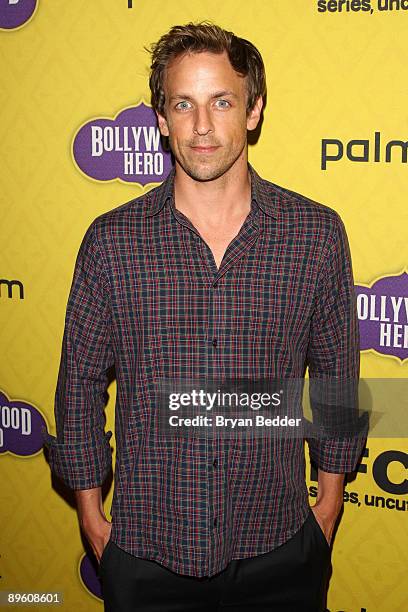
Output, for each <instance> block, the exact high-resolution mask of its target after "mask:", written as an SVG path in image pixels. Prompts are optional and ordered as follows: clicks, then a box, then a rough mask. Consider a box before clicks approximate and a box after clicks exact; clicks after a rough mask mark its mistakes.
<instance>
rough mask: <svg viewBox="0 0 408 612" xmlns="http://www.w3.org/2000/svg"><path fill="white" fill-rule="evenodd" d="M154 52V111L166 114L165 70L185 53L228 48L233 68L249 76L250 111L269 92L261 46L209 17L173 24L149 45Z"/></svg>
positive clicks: (152, 67)
mask: <svg viewBox="0 0 408 612" xmlns="http://www.w3.org/2000/svg"><path fill="white" fill-rule="evenodd" d="M147 51H149V53H150V54H151V56H152V63H151V66H150V78H149V85H150V91H151V103H152V107H153V109H154V110H155V111H157V112H158V113H160V115H164V105H165V96H164V90H163V76H164V71H165V69H166V67H167V65H168V64H169V62H170V61H171V60H173V59H174V58H176V57H178V56H180V55H183V54H185V53H200V52H203V51H208V52H210V53H216V54H221V53H223V52H224V51H226V52H227V54H228V57H229V60H230V62H231V65H232V67H233V68H234V70H235V71H236V72H237V73H238V74H240V75H241V76H244V77H248V78H247V93H248V96H247V112H249V111H250V110H252V109H253V108H254V106H255V102H256V100H257V98H258V97H259V96H262V97H264V96H265V93H266V78H265V67H264V63H263V60H262V56H261V54H260V53H259V51H258V49H257V48H256V47H255V45H253V44H252V43H251V42H249V41H248V40H245V39H244V38H239V37H238V36H235V34H233V33H232V32H228V31H227V30H223V29H222V28H220V27H219V26H217V25H214V24H212V23H210V22H208V21H202V22H200V23H196V24H194V23H187V24H185V25H177V26H173V27H172V28H171V30H169V32H167V34H164V35H163V36H162V37H161V38H160V39H159V40H158V42H157V43H153V44H152V45H151V46H150V49H147Z"/></svg>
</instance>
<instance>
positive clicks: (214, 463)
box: [213, 459, 218, 467]
mask: <svg viewBox="0 0 408 612" xmlns="http://www.w3.org/2000/svg"><path fill="white" fill-rule="evenodd" d="M217 465H218V460H217V459H214V461H213V466H214V467H217Z"/></svg>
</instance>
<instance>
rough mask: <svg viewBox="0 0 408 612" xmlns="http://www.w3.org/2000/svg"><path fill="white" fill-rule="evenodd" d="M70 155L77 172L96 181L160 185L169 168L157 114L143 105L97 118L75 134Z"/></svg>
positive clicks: (169, 161) (167, 152)
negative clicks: (109, 116)
mask: <svg viewBox="0 0 408 612" xmlns="http://www.w3.org/2000/svg"><path fill="white" fill-rule="evenodd" d="M72 155H73V158H74V160H75V163H76V164H77V166H78V167H79V169H80V170H81V171H82V172H83V173H84V174H86V175H87V176H89V177H91V178H93V179H95V180H97V181H112V180H114V179H120V180H122V181H125V182H127V183H139V184H141V185H143V186H144V185H147V184H150V183H161V182H162V181H164V180H165V179H166V178H167V176H168V174H169V172H170V170H171V168H172V162H171V154H170V152H169V151H166V150H165V149H164V148H163V145H162V141H161V135H160V131H159V128H158V127H157V119H156V114H155V112H154V111H153V109H152V108H151V107H150V106H147V105H146V104H144V103H143V102H142V103H141V104H139V105H138V106H131V107H129V108H126V109H124V110H122V111H121V112H119V114H118V115H117V116H116V117H115V118H114V119H109V118H103V117H101V118H96V119H92V120H90V121H88V122H87V123H85V124H84V125H83V126H82V127H81V128H80V129H79V130H78V132H77V133H76V135H75V137H74V140H73V145H72Z"/></svg>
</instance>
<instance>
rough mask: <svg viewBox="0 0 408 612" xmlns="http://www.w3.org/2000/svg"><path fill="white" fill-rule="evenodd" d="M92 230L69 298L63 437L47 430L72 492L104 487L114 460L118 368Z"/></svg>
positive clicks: (61, 389) (61, 390)
mask: <svg viewBox="0 0 408 612" xmlns="http://www.w3.org/2000/svg"><path fill="white" fill-rule="evenodd" d="M94 228H95V221H94V222H93V223H92V224H91V225H90V227H89V228H88V230H87V232H86V234H85V236H84V238H83V240H82V243H81V246H80V249H79V252H78V256H77V260H76V264H75V269H74V275H73V280H72V285H71V289H70V294H69V298H68V304H67V310H66V317H65V326H64V335H63V341H62V351H61V361H60V367H59V373H58V380H57V387H56V392H55V404H54V413H55V422H56V431H57V436H56V437H55V436H52V435H50V434H49V433H48V432H47V431H46V430H45V429H43V431H42V434H43V440H44V445H45V446H46V447H47V449H48V453H49V462H50V467H51V470H52V471H53V472H54V473H55V474H56V475H57V476H58V477H59V478H61V480H63V481H64V482H65V484H66V485H68V487H70V488H71V489H74V490H75V489H90V488H94V487H98V486H100V485H101V484H102V483H103V481H104V480H105V478H106V476H107V475H108V473H109V471H110V469H111V464H112V456H111V449H110V444H109V439H110V437H111V436H112V432H111V431H108V432H105V431H104V429H105V416H104V409H105V397H106V395H105V394H106V389H107V385H108V375H107V370H108V369H109V368H110V367H111V366H113V365H114V356H113V351H112V344H111V336H110V330H111V327H110V312H111V310H110V299H109V296H110V292H109V283H108V281H107V276H106V274H105V272H104V268H103V260H102V257H101V253H100V252H99V250H98V247H97V244H96V241H95V236H94Z"/></svg>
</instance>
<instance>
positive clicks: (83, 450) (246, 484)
mask: <svg viewBox="0 0 408 612" xmlns="http://www.w3.org/2000/svg"><path fill="white" fill-rule="evenodd" d="M150 87H151V91H152V106H153V108H154V109H155V111H156V113H157V117H158V124H159V128H160V132H161V134H162V135H163V136H165V137H169V142H170V146H171V149H172V152H173V154H174V158H175V168H174V169H173V171H172V172H171V174H170V176H169V177H168V179H167V180H166V181H164V183H163V184H162V185H161V186H160V187H158V188H156V189H153V190H151V191H150V192H149V193H148V194H146V195H144V196H141V197H139V198H137V199H135V200H132V201H131V202H128V203H126V204H124V205H122V206H120V207H118V208H116V209H114V210H111V211H109V212H107V213H105V214H103V215H101V216H99V217H98V218H97V219H95V220H94V222H93V223H92V224H91V226H90V227H89V228H88V231H87V232H86V235H85V237H84V240H83V242H82V245H81V248H80V251H79V254H78V259H77V263H76V267H75V273H74V280H73V284H72V288H71V293H70V298H69V303H68V309H67V320H66V326H65V333H64V340H63V350H62V359H61V367H60V373H59V378H58V385H57V393H56V409H55V411H56V423H57V434H58V437H57V439H56V438H54V437H53V436H49V435H47V436H46V442H47V444H48V446H49V449H50V462H51V465H52V467H53V469H54V471H55V472H56V473H57V474H59V475H60V476H61V477H62V478H63V479H64V480H65V482H66V483H67V484H68V485H69V486H70V487H71V488H72V489H74V490H75V491H76V498H77V502H78V512H79V517H80V523H81V526H82V529H83V530H84V532H85V534H86V536H87V538H88V540H89V542H90V544H91V546H92V548H93V550H94V552H95V554H96V556H97V558H98V560H100V561H101V564H100V574H101V579H102V588H103V594H104V600H105V609H106V610H112V611H113V610H114V611H115V612H119V611H127V610H163V611H172V610H186V611H189V612H191V611H196V610H206V611H209V610H224V609H225V610H227V609H228V610H231V611H237V612H238V611H247V610H265V611H266V610H268V611H269V610H277V611H279V612H284V611H296V612H299V611H303V610H304V611H318V610H323V609H324V607H325V603H324V602H325V591H326V582H327V580H326V579H327V574H328V570H329V567H330V543H331V538H332V533H333V529H334V526H335V522H336V519H337V518H338V515H339V512H340V510H341V508H342V504H343V481H344V474H345V473H346V472H349V471H352V470H354V469H355V467H356V465H357V461H358V459H359V456H360V454H361V451H362V448H363V447H364V443H365V440H364V437H361V436H360V437H358V436H351V435H350V436H348V437H347V436H345V435H338V436H335V435H331V436H326V437H324V438H318V437H317V438H316V437H312V436H311V437H309V438H308V442H309V448H310V453H311V458H312V460H313V461H314V462H315V463H316V465H317V467H318V496H317V501H316V504H315V505H314V506H313V508H310V506H309V502H308V491H307V488H306V484H305V458H304V440H303V437H299V436H296V435H289V436H284V435H282V436H277V437H275V438H272V437H269V438H267V439H266V438H265V437H259V436H252V437H251V436H249V437H244V436H241V437H240V436H238V435H237V436H236V437H235V438H234V439H231V438H228V437H226V436H220V437H214V438H212V439H211V438H208V437H207V436H205V435H204V434H203V433H202V432H200V433H197V432H196V433H195V434H193V435H191V434H188V433H187V431H186V432H185V435H184V436H180V437H175V436H170V435H168V436H163V432H160V431H159V429H158V427H157V426H156V425H155V420H154V418H153V415H155V414H157V412H158V411H159V409H161V405H160V406H159V405H158V404H157V403H156V402H157V397H158V396H157V385H158V381H160V380H162V379H165V380H167V381H173V382H174V385H176V383H177V381H182V380H188V379H200V380H203V381H211V380H216V381H219V380H227V379H228V380H236V381H240V380H254V381H255V380H272V379H279V378H281V379H296V378H300V379H303V378H304V376H305V371H306V368H307V367H309V376H310V378H311V379H315V380H316V381H317V380H319V379H324V378H325V377H328V378H329V377H333V378H336V379H338V378H340V377H344V378H348V379H352V380H355V379H357V378H358V375H359V343H358V339H359V336H358V323H357V318H356V309H355V301H354V291H353V276H352V268H351V259H350V252H349V247H348V242H347V237H346V233H345V229H344V225H343V223H342V221H341V219H340V217H339V215H338V214H337V213H336V212H335V211H334V210H332V209H331V208H329V207H327V206H324V205H321V204H317V203H315V202H312V201H311V200H309V199H307V198H305V197H303V196H301V195H299V194H296V193H294V192H291V191H289V190H287V189H283V188H281V187H278V186H277V185H274V184H273V183H270V182H268V181H266V180H263V179H261V178H260V177H259V176H258V174H257V173H256V172H255V170H254V169H253V168H252V166H250V165H249V164H248V159H247V131H248V130H254V129H255V128H256V127H257V125H258V122H259V120H260V117H261V112H262V106H263V99H264V95H265V73H264V66H263V62H262V58H261V56H260V54H259V52H258V51H257V49H256V48H255V47H254V46H253V45H252V44H251V43H250V42H248V41H246V40H244V39H241V38H238V37H236V36H235V35H233V34H232V33H230V32H226V31H224V30H222V29H221V28H219V27H217V26H215V25H211V24H208V23H202V24H187V25H185V26H176V27H173V28H172V29H171V30H170V31H169V32H168V33H167V34H165V35H164V36H162V38H161V39H160V40H159V41H158V43H157V44H156V45H153V47H152V66H151V77H150ZM113 365H115V368H116V377H117V402H116V409H115V410H116V412H115V432H116V445H117V454H116V469H115V487H114V499H113V502H112V509H111V513H112V523H110V522H109V521H108V520H107V519H106V517H105V515H104V511H103V505H102V499H101V488H100V487H101V485H102V483H103V481H104V479H105V478H106V476H107V474H108V472H109V470H110V467H111V456H110V447H109V443H108V440H109V438H110V436H111V432H108V433H104V423H103V410H104V392H105V390H106V386H107V376H106V371H107V369H108V368H109V367H111V366H113ZM326 408H327V406H326ZM186 429H187V428H186Z"/></svg>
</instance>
